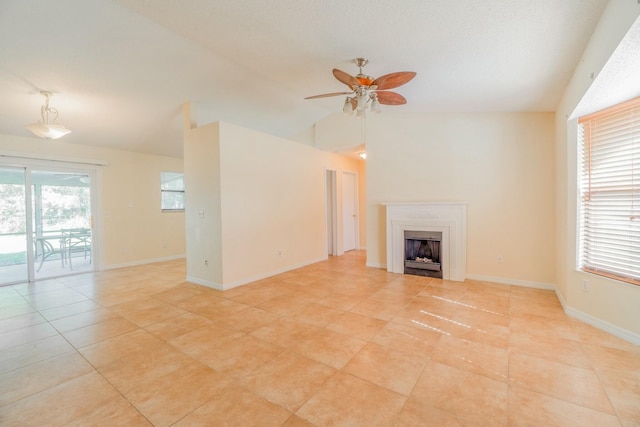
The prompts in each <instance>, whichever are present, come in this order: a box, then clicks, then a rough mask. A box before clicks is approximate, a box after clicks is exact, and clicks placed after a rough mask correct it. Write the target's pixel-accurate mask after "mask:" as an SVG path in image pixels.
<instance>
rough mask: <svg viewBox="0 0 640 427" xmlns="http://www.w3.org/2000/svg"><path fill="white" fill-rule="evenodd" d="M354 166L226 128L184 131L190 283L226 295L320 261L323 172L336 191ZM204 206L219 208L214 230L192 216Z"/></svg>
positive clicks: (207, 219) (323, 224)
mask: <svg viewBox="0 0 640 427" xmlns="http://www.w3.org/2000/svg"><path fill="white" fill-rule="evenodd" d="M358 167H359V162H358V160H356V159H349V158H346V157H343V156H338V155H335V154H331V153H328V152H324V151H321V150H318V149H316V148H313V147H310V146H307V145H303V144H300V143H297V142H294V141H290V140H286V139H283V138H279V137H275V136H272V135H268V134H265V133H262V132H258V131H253V130H250V129H246V128H242V127H240V126H236V125H232V124H228V123H217V124H213V125H206V126H203V127H201V128H196V129H191V130H187V131H185V177H186V179H187V194H188V196H187V197H188V198H187V246H188V248H187V254H188V265H187V270H188V272H187V273H188V276H189V278H190V280H192V281H194V282H196V283H201V284H203V285H207V286H212V287H215V288H218V289H229V288H231V287H234V286H238V285H242V284H245V283H248V282H250V281H254V280H257V279H259V278H262V277H268V276H271V275H273V274H277V273H279V272H282V271H287V270H290V269H293V268H296V267H299V266H302V265H306V264H310V263H313V262H317V261H320V260H322V259H325V258H326V257H327V248H326V241H327V240H326V205H325V201H326V197H325V176H326V175H325V174H326V170H336V171H338V174H337V175H338V180H339V181H338V187H340V176H341V172H342V171H343V170H353V169H356V170H357V168H358ZM216 174H217V175H218V176H219V183H217V182H215V176H214V175H216ZM198 181H199V183H198ZM209 183H210V184H211V185H209ZM216 185H219V191H217V190H216V189H215V187H216ZM340 200H341V197H340V194H338V201H339V203H338V209H341V203H340ZM207 205H209V206H216V207H218V206H219V209H220V216H219V227H218V226H217V225H210V224H208V222H210V221H217V220H218V218H217V217H216V215H215V214H214V215H213V216H209V215H208V214H207V213H206V212H205V217H204V219H198V218H197V211H198V210H201V209H207V208H202V207H205V206H207ZM209 209H210V208H209ZM214 210H215V209H214ZM338 216H339V217H340V214H339V215H338ZM192 223H194V224H198V223H199V224H200V231H198V229H197V227H196V226H192V225H191V224H192ZM195 233H200V236H201V237H200V241H201V242H204V243H201V244H197V243H198V238H195V237H194V236H193V235H194V234H195ZM338 236H339V239H338V247H339V250H340V248H341V238H340V232H339V233H338ZM209 243H210V244H212V245H213V246H214V248H216V247H218V248H219V251H218V249H215V250H213V251H212V250H211V249H210V248H209V247H208V246H206V245H207V244H209ZM216 251H218V252H216ZM212 258H218V259H212ZM205 259H208V260H209V267H208V268H205V267H203V266H204V260H205ZM211 261H213V264H212V262H211ZM216 268H219V271H217V272H215V274H214V272H212V271H211V270H212V269H216Z"/></svg>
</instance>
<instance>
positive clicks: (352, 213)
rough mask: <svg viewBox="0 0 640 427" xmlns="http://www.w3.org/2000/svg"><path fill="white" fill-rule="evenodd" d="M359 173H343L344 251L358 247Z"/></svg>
mask: <svg viewBox="0 0 640 427" xmlns="http://www.w3.org/2000/svg"><path fill="white" fill-rule="evenodd" d="M356 177H357V175H356V174H355V173H352V172H343V173H342V249H343V251H344V252H347V251H352V250H354V249H356V242H357V232H358V227H357V224H358V211H357V206H358V204H357V190H358V187H357V185H356V182H357V181H356Z"/></svg>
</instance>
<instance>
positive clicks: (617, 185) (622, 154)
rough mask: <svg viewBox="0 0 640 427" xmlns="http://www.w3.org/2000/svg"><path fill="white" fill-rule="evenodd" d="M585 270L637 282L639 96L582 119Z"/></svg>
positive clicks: (639, 260) (639, 254) (639, 263)
mask: <svg viewBox="0 0 640 427" xmlns="http://www.w3.org/2000/svg"><path fill="white" fill-rule="evenodd" d="M579 139H580V142H581V143H580V157H581V159H580V160H581V163H582V164H581V168H580V181H579V186H580V202H581V203H580V204H581V206H580V227H579V232H580V236H579V237H580V243H579V244H580V247H579V251H578V254H579V255H578V257H579V259H578V261H579V267H580V268H581V269H583V270H585V271H589V272H592V273H596V274H602V275H605V276H609V277H613V278H616V279H620V280H624V281H627V282H630V283H635V284H640V98H636V99H634V100H631V101H628V102H625V103H623V104H620V105H618V106H615V107H611V108H608V109H606V110H603V111H600V112H598V113H594V114H591V115H589V116H585V117H582V118H580V120H579Z"/></svg>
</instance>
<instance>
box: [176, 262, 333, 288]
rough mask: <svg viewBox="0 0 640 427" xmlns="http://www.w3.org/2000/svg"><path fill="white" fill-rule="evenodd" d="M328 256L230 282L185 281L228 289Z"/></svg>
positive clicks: (303, 265) (188, 279)
mask: <svg viewBox="0 0 640 427" xmlns="http://www.w3.org/2000/svg"><path fill="white" fill-rule="evenodd" d="M328 258H329V257H328V256H323V257H320V258H316V259H312V260H309V261H304V262H301V263H298V264H292V265H288V266H286V267H282V268H278V269H276V270H271V271H269V272H267V273H262V274H257V275H255V276H251V277H246V278H243V279H240V280H236V281H234V282H230V283H223V284H220V283H214V282H210V281H207V280H202V279H198V278H195V277H191V276H187V281H188V282H191V283H195V284H196V285H202V286H206V287H208V288H213V289H217V290H219V291H228V290H229V289H233V288H237V287H238V286H242V285H247V284H249V283H253V282H256V281H258V280H262V279H266V278H268V277H272V276H275V275H278V274H281V273H286V272H287V271H291V270H295V269H297V268H302V267H306V266H307V265H311V264H315V263H317V262H322V261H326V260H327V259H328Z"/></svg>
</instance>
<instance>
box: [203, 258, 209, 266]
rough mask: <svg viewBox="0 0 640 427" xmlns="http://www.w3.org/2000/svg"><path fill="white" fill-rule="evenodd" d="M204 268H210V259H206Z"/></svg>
mask: <svg viewBox="0 0 640 427" xmlns="http://www.w3.org/2000/svg"><path fill="white" fill-rule="evenodd" d="M204 266H205V267H209V260H208V259H205V260H204Z"/></svg>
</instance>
